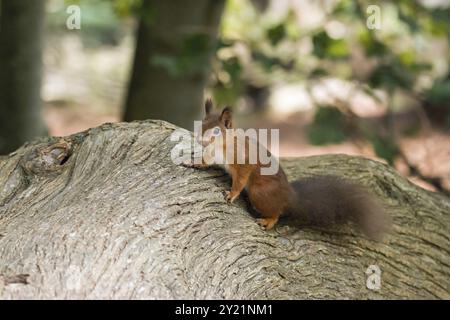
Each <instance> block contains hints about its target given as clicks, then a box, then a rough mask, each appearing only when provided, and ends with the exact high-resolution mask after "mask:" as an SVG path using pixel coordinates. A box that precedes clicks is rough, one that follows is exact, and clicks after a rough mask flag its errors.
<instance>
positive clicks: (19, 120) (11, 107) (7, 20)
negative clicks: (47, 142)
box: [0, 0, 46, 154]
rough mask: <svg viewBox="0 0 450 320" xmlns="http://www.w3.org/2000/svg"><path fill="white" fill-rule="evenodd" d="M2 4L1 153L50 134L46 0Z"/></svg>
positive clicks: (0, 56) (0, 41)
mask: <svg viewBox="0 0 450 320" xmlns="http://www.w3.org/2000/svg"><path fill="white" fill-rule="evenodd" d="M0 6H1V8H0V12H1V13H0V14H1V17H0V154H6V153H8V152H11V151H14V150H15V149H17V148H18V147H19V146H20V145H22V144H23V143H24V142H25V141H28V140H30V139H34V138H35V137H36V136H41V135H44V134H45V133H46V131H45V127H44V124H43V121H42V118H41V94H40V90H41V69H42V61H41V55H42V36H43V24H44V15H45V1H44V0H34V1H29V0H14V1H0Z"/></svg>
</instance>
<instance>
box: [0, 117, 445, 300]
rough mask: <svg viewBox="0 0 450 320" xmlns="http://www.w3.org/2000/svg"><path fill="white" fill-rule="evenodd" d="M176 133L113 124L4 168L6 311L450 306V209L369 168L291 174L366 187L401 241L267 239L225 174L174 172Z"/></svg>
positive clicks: (312, 235) (306, 231) (316, 234)
mask: <svg viewBox="0 0 450 320" xmlns="http://www.w3.org/2000/svg"><path fill="white" fill-rule="evenodd" d="M174 129H176V127H174V126H172V125H170V124H167V123H164V122H159V121H146V122H134V123H129V124H124V123H122V124H105V125H103V126H101V127H98V128H94V129H91V130H89V131H86V132H83V133H80V134H76V135H73V136H71V137H67V138H64V139H63V140H58V139H55V138H48V139H46V140H39V141H35V142H33V143H30V144H27V145H25V146H23V147H22V148H20V149H19V150H18V151H16V152H15V153H13V154H11V155H9V156H6V157H0V187H1V189H0V298H2V299H25V298H32V299H42V298H63V299H65V298H70V299H72V298H77V299H78V298H79V299H85V298H107V299H111V298H112V299H116V298H124V299H135V298H150V299H163V298H166V299H173V298H199V299H202V298H217V299H222V298H237V299H241V298H248V299H254V298H262V299H266V298H270V299H283V298H287V299H297V298H356V299H366V298H374V299H377V298H394V299H395V298H446V299H448V298H450V280H449V279H450V258H449V257H450V232H449V231H450V200H449V199H448V198H445V197H444V196H441V195H438V194H434V193H431V192H428V191H425V190H423V189H420V188H419V187H417V186H415V185H413V184H411V183H409V182H408V181H407V180H405V179H404V178H402V177H400V176H399V175H398V174H396V173H395V172H394V171H393V170H392V169H391V168H390V167H388V166H386V165H384V164H381V163H378V162H375V161H371V160H367V159H362V158H359V157H349V156H344V155H339V156H337V155H330V156H320V157H308V158H301V159H293V160H285V161H283V162H282V163H283V165H284V167H285V168H286V171H287V174H288V176H289V178H290V179H294V178H298V177H303V176H310V175H321V174H337V175H340V176H344V177H347V178H349V179H352V180H356V181H359V182H361V183H363V184H365V185H367V186H369V187H370V188H371V189H372V190H373V191H374V192H375V193H376V194H378V195H379V196H380V197H381V198H382V199H383V202H384V204H385V205H386V207H387V210H388V212H389V214H390V215H391V216H392V218H393V221H394V227H393V231H392V233H391V234H390V235H388V236H387V237H386V238H385V240H384V241H383V242H374V241H371V240H368V239H366V238H364V237H363V236H362V235H361V234H360V233H359V232H358V231H355V230H354V229H353V228H351V227H347V226H344V227H339V228H333V229H327V230H319V229H310V228H303V229H297V228H293V227H289V226H286V225H280V226H278V227H277V228H276V229H275V230H274V231H270V232H266V231H263V230H262V229H261V228H260V227H259V226H258V225H257V224H256V223H255V222H254V219H253V218H252V217H251V215H250V214H249V213H248V212H247V211H246V209H245V208H246V206H245V203H244V201H243V200H239V201H237V203H235V204H233V205H230V204H227V203H226V202H225V200H224V199H223V191H224V190H227V189H228V188H229V178H228V177H227V176H226V175H225V174H224V173H223V172H222V171H220V170H208V171H197V170H193V169H187V168H184V167H181V166H177V165H175V164H173V163H172V161H171V159H170V153H171V149H172V148H173V145H174V143H173V142H171V141H170V138H169V137H170V134H171V133H172V132H173V130H174ZM370 265H376V266H378V267H379V268H380V270H381V276H380V279H381V283H380V287H379V289H378V290H374V289H375V288H374V286H371V285H369V286H367V285H366V282H367V281H368V275H367V274H366V270H367V269H368V267H369V266H370ZM372 268H373V267H372ZM370 277H373V275H371V276H370ZM370 277H369V280H373V279H370ZM371 283H372V282H371ZM374 283H375V284H376V281H375V282H374ZM375 287H376V286H375Z"/></svg>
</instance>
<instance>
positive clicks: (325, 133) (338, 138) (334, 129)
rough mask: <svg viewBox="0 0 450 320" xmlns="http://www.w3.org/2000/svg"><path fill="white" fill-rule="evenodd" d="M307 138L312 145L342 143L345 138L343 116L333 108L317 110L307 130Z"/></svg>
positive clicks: (326, 107) (325, 107) (327, 107)
mask: <svg viewBox="0 0 450 320" xmlns="http://www.w3.org/2000/svg"><path fill="white" fill-rule="evenodd" d="M308 137H309V140H310V142H311V143H312V144H314V145H324V144H330V143H341V142H343V141H344V140H345V139H346V137H347V134H346V119H345V116H344V115H343V114H342V113H341V112H340V111H339V110H338V109H336V108H334V107H330V106H323V107H320V108H318V109H317V112H316V114H315V116H314V121H313V123H312V125H311V126H310V127H309V128H308Z"/></svg>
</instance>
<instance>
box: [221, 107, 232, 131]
mask: <svg viewBox="0 0 450 320" xmlns="http://www.w3.org/2000/svg"><path fill="white" fill-rule="evenodd" d="M232 120H233V113H232V111H231V108H230V107H225V109H223V111H222V114H221V115H220V121H221V122H222V123H223V124H224V126H225V128H227V129H230V128H231V127H232V124H233V122H232Z"/></svg>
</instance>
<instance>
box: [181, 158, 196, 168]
mask: <svg viewBox="0 0 450 320" xmlns="http://www.w3.org/2000/svg"><path fill="white" fill-rule="evenodd" d="M181 165H182V166H183V167H186V168H194V167H195V164H194V162H193V161H192V160H191V159H190V160H183V162H182V163H181Z"/></svg>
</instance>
